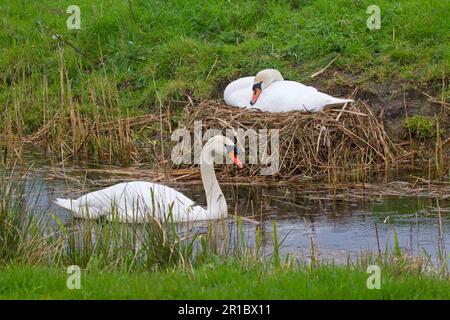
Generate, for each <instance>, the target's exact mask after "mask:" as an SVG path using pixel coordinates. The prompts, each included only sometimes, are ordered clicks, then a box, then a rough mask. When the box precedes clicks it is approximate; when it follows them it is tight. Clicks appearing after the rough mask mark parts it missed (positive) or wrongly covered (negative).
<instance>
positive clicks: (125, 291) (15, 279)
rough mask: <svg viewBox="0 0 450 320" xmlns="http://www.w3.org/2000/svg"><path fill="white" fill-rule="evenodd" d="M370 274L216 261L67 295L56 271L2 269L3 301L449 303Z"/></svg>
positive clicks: (446, 290)
mask: <svg viewBox="0 0 450 320" xmlns="http://www.w3.org/2000/svg"><path fill="white" fill-rule="evenodd" d="M370 275H371V274H368V273H366V272H363V271H355V270H351V269H349V268H345V267H336V266H321V267H318V268H314V269H313V270H308V269H297V270H279V271H267V270H265V269H264V268H262V267H261V266H258V265H255V266H252V267H247V268H244V267H242V266H241V265H240V264H238V263H233V262H231V261H230V262H225V263H224V262H213V263H210V264H205V265H203V266H202V267H199V268H196V269H195V270H194V271H192V272H186V271H179V270H169V271H165V272H155V273H150V272H142V273H132V274H129V273H120V272H108V273H105V272H100V271H93V272H83V271H82V272H81V278H80V279H81V280H80V284H81V288H80V289H79V290H69V289H68V288H67V286H66V282H67V278H68V276H69V275H68V274H66V273H65V270H61V269H57V268H45V267H36V266H34V267H31V266H21V265H12V266H8V267H2V268H0V299H450V281H448V279H447V280H445V279H439V278H435V277H431V276H428V277H427V276H417V275H416V276H414V275H409V274H397V275H394V274H392V273H391V272H390V271H384V270H381V287H380V289H372V290H370V289H368V288H367V286H366V282H367V279H368V277H369V276H370Z"/></svg>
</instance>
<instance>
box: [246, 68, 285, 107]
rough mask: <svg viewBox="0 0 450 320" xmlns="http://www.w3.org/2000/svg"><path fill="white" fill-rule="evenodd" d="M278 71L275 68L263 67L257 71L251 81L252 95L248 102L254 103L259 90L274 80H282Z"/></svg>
mask: <svg viewBox="0 0 450 320" xmlns="http://www.w3.org/2000/svg"><path fill="white" fill-rule="evenodd" d="M283 80H284V79H283V76H282V75H281V73H280V71H278V70H275V69H265V70H262V71H260V72H258V73H257V74H256V76H255V80H254V82H253V88H252V90H253V96H252V100H250V104H251V105H254V104H255V103H256V101H258V98H259V95H260V94H261V92H262V91H263V90H264V89H265V88H267V87H268V86H270V85H271V84H272V83H273V82H275V81H283Z"/></svg>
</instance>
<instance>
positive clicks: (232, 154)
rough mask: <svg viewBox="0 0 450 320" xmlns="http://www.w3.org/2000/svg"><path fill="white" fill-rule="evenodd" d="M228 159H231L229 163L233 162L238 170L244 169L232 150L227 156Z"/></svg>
mask: <svg viewBox="0 0 450 320" xmlns="http://www.w3.org/2000/svg"><path fill="white" fill-rule="evenodd" d="M228 157H229V158H230V159H231V161H233V163H234V164H235V165H237V166H238V168H239V169H242V168H243V167H244V165H243V164H242V162H241V160H239V158H238V156H237V155H236V153H235V152H234V150H233V151H231V152H230V153H229V154H228Z"/></svg>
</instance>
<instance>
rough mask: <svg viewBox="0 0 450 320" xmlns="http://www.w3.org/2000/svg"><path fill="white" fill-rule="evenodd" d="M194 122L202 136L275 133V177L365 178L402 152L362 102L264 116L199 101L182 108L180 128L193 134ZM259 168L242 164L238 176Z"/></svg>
mask: <svg viewBox="0 0 450 320" xmlns="http://www.w3.org/2000/svg"><path fill="white" fill-rule="evenodd" d="M194 121H202V124H203V132H205V130H207V129H211V128H214V129H219V130H220V131H221V132H222V133H223V134H225V132H226V129H235V130H236V129H238V128H242V129H244V130H246V129H253V130H255V131H256V132H258V129H279V136H280V148H279V152H280V167H279V174H278V176H280V177H292V176H296V175H303V176H312V177H315V176H318V175H321V176H323V175H326V176H328V179H329V180H330V181H337V180H339V179H340V178H342V177H343V176H346V177H349V176H350V177H352V178H355V179H356V180H365V179H364V178H365V176H366V175H368V174H370V173H371V172H373V171H374V170H376V171H380V170H386V169H387V168H388V167H389V166H391V165H392V164H393V163H395V162H396V161H397V160H398V159H400V158H401V157H402V156H405V154H406V153H405V152H404V150H402V149H401V147H399V146H397V145H396V144H394V143H393V142H392V140H391V139H390V138H389V136H388V135H387V133H386V131H385V130H384V126H383V123H382V119H380V118H379V117H377V116H376V115H375V114H374V113H373V112H372V111H371V109H370V107H368V106H367V105H366V104H365V103H364V102H357V103H355V104H349V105H346V106H344V107H342V108H340V107H339V108H330V109H328V110H325V111H323V112H319V113H302V112H289V113H269V112H261V111H258V110H252V109H241V108H234V107H228V106H226V105H224V104H223V103H221V102H219V101H204V102H201V103H199V104H190V105H189V106H188V107H187V108H186V116H185V120H184V121H183V126H184V127H186V128H187V129H189V130H193V126H194ZM191 132H192V131H191ZM240 143H241V144H242V145H243V144H244V141H240ZM246 144H247V145H246V150H247V154H248V143H246ZM268 150H270V148H268ZM260 168H261V165H248V166H247V169H245V170H244V171H241V175H248V176H254V177H257V176H258V175H259V170H260Z"/></svg>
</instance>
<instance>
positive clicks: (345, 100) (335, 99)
mask: <svg viewBox="0 0 450 320" xmlns="http://www.w3.org/2000/svg"><path fill="white" fill-rule="evenodd" d="M351 102H354V100H353V99H340V98H333V99H332V100H331V101H330V103H329V105H331V104H344V103H351Z"/></svg>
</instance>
